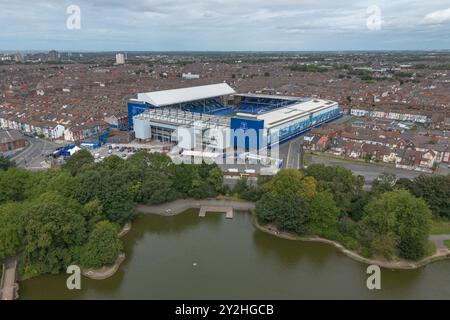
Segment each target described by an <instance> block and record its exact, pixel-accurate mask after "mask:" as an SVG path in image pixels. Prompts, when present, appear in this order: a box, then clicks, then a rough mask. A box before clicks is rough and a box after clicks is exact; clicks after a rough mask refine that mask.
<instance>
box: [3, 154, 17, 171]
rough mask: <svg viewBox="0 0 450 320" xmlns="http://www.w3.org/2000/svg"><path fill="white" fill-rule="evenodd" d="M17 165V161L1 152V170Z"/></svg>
mask: <svg viewBox="0 0 450 320" xmlns="http://www.w3.org/2000/svg"><path fill="white" fill-rule="evenodd" d="M15 166H16V163H15V162H14V161H12V160H10V159H9V158H8V157H5V156H3V155H2V154H0V171H6V170H8V169H9V168H13V167H15Z"/></svg>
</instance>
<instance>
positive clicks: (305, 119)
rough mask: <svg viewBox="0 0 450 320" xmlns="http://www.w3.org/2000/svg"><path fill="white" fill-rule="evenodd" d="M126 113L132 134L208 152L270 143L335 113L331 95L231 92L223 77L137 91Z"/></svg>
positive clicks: (330, 118) (329, 118)
mask: <svg viewBox="0 0 450 320" xmlns="http://www.w3.org/2000/svg"><path fill="white" fill-rule="evenodd" d="M128 113H129V126H130V128H131V129H132V130H134V131H135V136H136V138H137V139H141V140H150V139H152V140H157V141H163V142H172V143H177V145H178V146H179V147H181V148H183V149H185V150H194V149H195V150H208V151H213V152H218V151H223V152H226V151H227V150H229V149H230V148H234V149H236V148H242V149H246V150H259V149H262V148H270V147H271V146H273V145H274V144H279V143H283V142H285V141H288V140H290V139H292V138H294V137H297V136H299V135H301V134H303V133H305V132H307V131H309V130H310V129H311V128H313V127H317V126H320V125H321V124H323V123H326V122H330V121H333V120H335V119H337V118H339V117H340V116H341V111H340V108H339V105H338V103H337V102H334V101H329V100H323V99H314V98H299V97H291V96H278V95H262V94H237V93H236V92H235V91H234V89H233V88H231V87H230V86H229V85H228V84H226V83H220V84H213V85H206V86H199V87H191V88H183V89H174V90H164V91H157V92H148V93H140V94H138V96H137V99H132V100H130V101H129V102H128Z"/></svg>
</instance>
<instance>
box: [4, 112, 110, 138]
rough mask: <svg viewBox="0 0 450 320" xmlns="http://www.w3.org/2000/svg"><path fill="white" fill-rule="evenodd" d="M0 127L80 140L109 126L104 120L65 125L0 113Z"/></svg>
mask: <svg viewBox="0 0 450 320" xmlns="http://www.w3.org/2000/svg"><path fill="white" fill-rule="evenodd" d="M0 128H2V129H14V130H18V131H20V132H23V133H26V134H30V135H35V136H42V137H45V138H47V139H51V140H65V141H71V142H76V141H82V140H85V139H88V138H90V137H94V136H98V135H100V134H102V133H103V132H105V131H106V130H108V129H109V128H110V124H109V123H107V122H106V121H101V120H100V121H92V122H89V123H83V124H80V125H76V126H71V127H65V126H64V125H62V124H55V123H51V122H45V121H39V122H37V121H36V122H35V121H29V120H21V119H20V118H6V117H2V116H1V115H0Z"/></svg>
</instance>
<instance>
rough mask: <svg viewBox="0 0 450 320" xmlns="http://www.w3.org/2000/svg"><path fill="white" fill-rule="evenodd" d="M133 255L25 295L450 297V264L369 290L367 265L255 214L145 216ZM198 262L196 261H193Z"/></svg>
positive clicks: (39, 283)
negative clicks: (78, 280) (263, 223)
mask: <svg viewBox="0 0 450 320" xmlns="http://www.w3.org/2000/svg"><path fill="white" fill-rule="evenodd" d="M124 246H125V251H126V255H127V259H126V261H125V262H124V263H123V264H122V266H121V268H120V270H119V271H118V272H117V273H116V274H115V275H114V276H113V277H112V278H109V279H107V280H101V281H95V280H89V279H86V278H83V279H82V290H80V291H69V290H67V289H66V287H65V283H66V277H67V275H65V274H63V275H59V276H43V277H39V278H36V279H31V280H28V281H25V282H22V283H20V296H21V298H22V299H265V298H266V299H306V298H326V299H329V298H337V299H345V298H356V299H361V298H362V299H367V298H375V299H381V298H388V299H389V298H400V299H406V298H415V299H419V298H420V299H429V298H440V299H448V298H450V261H444V262H437V263H434V264H431V265H428V266H426V267H424V268H422V269H419V270H413V271H409V270H408V271H389V270H383V271H382V290H380V291H377V292H374V291H369V290H368V289H367V288H366V279H367V275H366V273H365V271H366V266H365V265H362V264H360V263H357V262H354V261H353V260H351V259H349V258H347V257H346V256H344V255H342V254H341V253H339V252H338V251H337V250H336V249H334V248H333V247H331V246H327V245H324V244H319V243H303V242H298V241H289V240H283V239H278V238H276V237H273V236H270V235H268V234H265V233H263V232H261V231H258V230H256V229H255V228H254V227H253V225H252V222H251V216H250V215H249V214H245V213H242V214H235V217H234V219H233V220H227V219H225V217H224V215H221V214H208V215H207V216H206V218H199V217H198V216H197V211H188V213H185V214H181V215H178V216H176V217H160V216H156V215H146V216H140V217H138V218H137V219H136V220H135V222H134V223H133V229H132V231H131V232H130V233H129V234H128V235H126V236H125V237H124ZM194 264H196V265H194Z"/></svg>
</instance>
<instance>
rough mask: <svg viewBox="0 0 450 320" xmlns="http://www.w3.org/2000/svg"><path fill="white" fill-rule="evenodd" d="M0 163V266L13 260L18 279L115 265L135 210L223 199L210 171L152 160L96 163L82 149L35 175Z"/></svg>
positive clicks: (138, 157)
mask: <svg viewBox="0 0 450 320" xmlns="http://www.w3.org/2000/svg"><path fill="white" fill-rule="evenodd" d="M0 160H1V162H0V164H1V170H0V260H2V259H4V258H5V257H8V256H13V255H20V269H21V272H22V274H23V275H24V276H25V277H30V276H34V275H38V274H44V273H58V272H60V271H61V270H63V269H64V268H66V267H67V266H68V265H70V264H78V265H81V266H82V267H86V268H90V267H94V268H97V267H100V266H102V265H109V264H112V263H114V261H115V260H116V258H117V256H118V254H119V252H120V250H121V247H122V245H121V242H120V240H119V239H118V236H117V235H118V232H119V230H120V228H121V226H123V225H124V224H126V223H127V222H129V221H130V220H131V219H132V218H133V215H134V207H135V205H136V204H137V203H144V204H155V203H162V202H166V201H169V200H172V199H175V198H177V197H194V198H205V197H210V196H216V195H218V194H220V193H223V192H229V190H228V189H227V188H224V187H223V176H222V173H221V171H220V169H219V168H218V167H217V166H215V165H207V164H201V165H174V164H173V163H172V161H171V160H170V158H168V157H167V156H165V155H162V154H158V153H154V154H149V153H145V152H141V153H136V154H135V155H133V156H131V157H130V158H128V159H127V160H124V159H122V158H119V157H117V156H110V157H107V158H106V159H105V160H104V161H102V162H100V163H95V162H94V158H93V157H92V155H91V154H90V153H89V152H88V151H86V150H82V151H79V152H77V153H76V154H75V155H73V156H72V157H71V158H70V159H69V160H68V161H67V163H66V164H65V165H64V166H63V168H61V169H52V170H47V171H42V172H30V171H27V170H24V169H20V168H15V167H14V164H13V163H12V162H9V161H8V160H7V159H6V158H4V159H0Z"/></svg>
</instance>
